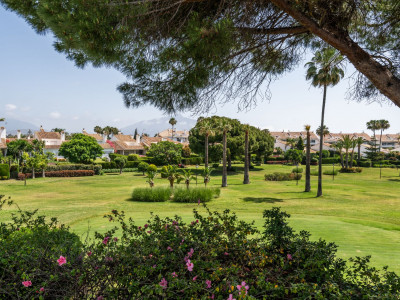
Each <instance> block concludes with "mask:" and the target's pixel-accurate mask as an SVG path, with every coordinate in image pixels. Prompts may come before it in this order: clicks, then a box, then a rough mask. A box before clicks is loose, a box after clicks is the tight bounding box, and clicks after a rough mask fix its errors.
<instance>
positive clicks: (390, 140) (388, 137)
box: [376, 133, 400, 149]
mask: <svg viewBox="0 0 400 300" xmlns="http://www.w3.org/2000/svg"><path fill="white" fill-rule="evenodd" d="M380 138H381V136H380V135H377V136H376V140H377V144H379V140H380ZM399 138H400V133H398V134H383V135H382V149H395V148H398V147H400V141H399Z"/></svg>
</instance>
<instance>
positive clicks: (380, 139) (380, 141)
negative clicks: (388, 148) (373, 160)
mask: <svg viewBox="0 0 400 300" xmlns="http://www.w3.org/2000/svg"><path fill="white" fill-rule="evenodd" d="M382 133H383V129H381V136H380V137H379V153H380V152H381V147H382Z"/></svg>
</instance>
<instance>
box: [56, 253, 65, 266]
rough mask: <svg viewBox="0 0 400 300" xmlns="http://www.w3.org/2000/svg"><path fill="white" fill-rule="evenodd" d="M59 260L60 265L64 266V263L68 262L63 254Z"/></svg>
mask: <svg viewBox="0 0 400 300" xmlns="http://www.w3.org/2000/svg"><path fill="white" fill-rule="evenodd" d="M57 262H58V265H59V266H62V265H63V264H66V263H67V259H66V258H65V257H64V256H62V255H61V256H60V258H59V259H57Z"/></svg>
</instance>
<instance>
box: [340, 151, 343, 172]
mask: <svg viewBox="0 0 400 300" xmlns="http://www.w3.org/2000/svg"><path fill="white" fill-rule="evenodd" d="M339 154H340V164H341V165H342V168H344V161H343V153H342V150H340V153H339Z"/></svg>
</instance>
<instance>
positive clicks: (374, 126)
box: [367, 120, 379, 151]
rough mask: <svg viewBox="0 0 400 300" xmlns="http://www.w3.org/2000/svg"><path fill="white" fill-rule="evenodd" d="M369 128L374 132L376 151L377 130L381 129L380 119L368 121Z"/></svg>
mask: <svg viewBox="0 0 400 300" xmlns="http://www.w3.org/2000/svg"><path fill="white" fill-rule="evenodd" d="M367 129H369V130H372V133H373V140H374V143H375V147H374V149H375V150H374V151H376V134H375V133H376V130H378V129H379V123H378V120H371V121H369V122H367Z"/></svg>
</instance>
